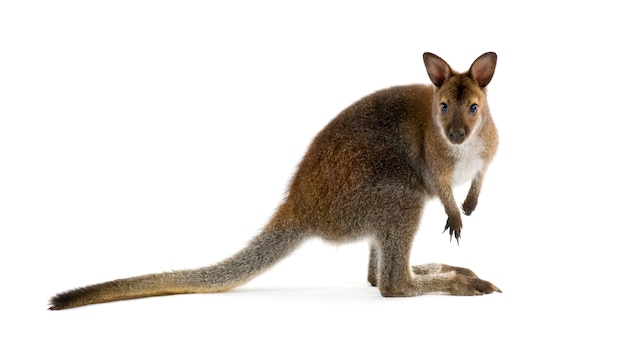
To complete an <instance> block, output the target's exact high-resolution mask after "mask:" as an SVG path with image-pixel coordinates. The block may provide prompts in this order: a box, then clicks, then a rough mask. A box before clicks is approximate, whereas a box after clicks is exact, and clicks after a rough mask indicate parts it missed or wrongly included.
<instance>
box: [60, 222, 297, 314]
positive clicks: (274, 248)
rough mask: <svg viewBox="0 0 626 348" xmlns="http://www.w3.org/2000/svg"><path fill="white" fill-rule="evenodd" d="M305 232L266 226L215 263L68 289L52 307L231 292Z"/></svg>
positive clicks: (291, 247) (284, 252) (278, 257)
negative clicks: (234, 251)
mask: <svg viewBox="0 0 626 348" xmlns="http://www.w3.org/2000/svg"><path fill="white" fill-rule="evenodd" d="M305 235H306V233H305V232H300V231H293V230H291V231H286V230H280V231H275V230H267V229H266V230H265V231H263V232H262V233H261V234H259V235H258V236H257V237H255V238H254V239H253V240H252V241H251V242H250V244H248V246H247V247H246V248H244V249H243V250H241V251H240V252H238V253H237V254H235V255H234V256H232V257H231V258H229V259H226V260H224V261H222V262H220V263H218V264H216V265H214V266H209V267H204V268H198V269H193V270H182V271H174V272H166V273H158V274H148V275H143V276H138V277H133V278H126V279H118V280H112V281H109V282H104V283H100V284H95V285H90V286H86V287H84V288H78V289H74V290H69V291H66V292H63V293H60V294H58V295H56V296H54V297H53V298H52V299H50V309H51V310H59V309H66V308H72V307H79V306H85V305H89V304H95V303H103V302H112V301H120V300H129V299H135V298H141V297H150V296H163V295H173V294H190V293H210V292H222V291H228V290H231V289H233V288H235V287H237V286H240V285H242V284H245V283H247V282H248V281H250V280H252V279H253V278H254V277H256V276H258V275H259V274H260V273H262V272H263V271H265V270H267V269H268V268H269V267H271V266H272V265H274V264H276V263H277V262H278V261H280V260H281V259H283V258H284V257H285V256H287V255H289V254H290V253H291V252H292V251H293V250H294V249H295V248H296V247H297V246H298V245H299V244H300V243H301V242H302V241H303V240H304V239H305Z"/></svg>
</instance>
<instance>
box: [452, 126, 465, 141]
mask: <svg viewBox="0 0 626 348" xmlns="http://www.w3.org/2000/svg"><path fill="white" fill-rule="evenodd" d="M448 137H450V141H452V142H453V143H456V144H460V143H461V142H463V138H464V137H465V129H463V128H450V131H449V132H448Z"/></svg>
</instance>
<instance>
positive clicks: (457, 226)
mask: <svg viewBox="0 0 626 348" xmlns="http://www.w3.org/2000/svg"><path fill="white" fill-rule="evenodd" d="M462 227H463V221H462V220H461V216H460V215H448V221H446V227H445V228H444V229H443V232H444V233H445V232H446V231H447V230H450V241H452V235H454V238H456V243H457V244H459V238H461V228H462Z"/></svg>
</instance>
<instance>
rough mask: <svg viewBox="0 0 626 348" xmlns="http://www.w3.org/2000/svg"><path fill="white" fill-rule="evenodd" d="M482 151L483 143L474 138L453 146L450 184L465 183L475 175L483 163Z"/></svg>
mask: <svg viewBox="0 0 626 348" xmlns="http://www.w3.org/2000/svg"><path fill="white" fill-rule="evenodd" d="M482 151H483V143H482V141H481V140H480V139H476V138H475V139H471V141H469V142H468V143H466V144H463V145H461V146H455V147H454V148H453V150H452V154H453V156H454V158H455V162H454V168H453V170H452V185H459V184H462V183H465V182H467V181H469V180H472V179H473V178H474V177H475V176H476V174H477V173H478V172H479V171H480V170H481V169H482V168H483V166H484V164H485V161H484V159H483V157H482Z"/></svg>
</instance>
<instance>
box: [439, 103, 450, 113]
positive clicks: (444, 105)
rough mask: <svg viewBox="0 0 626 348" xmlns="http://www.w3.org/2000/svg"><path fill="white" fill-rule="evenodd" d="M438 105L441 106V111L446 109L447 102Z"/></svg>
mask: <svg viewBox="0 0 626 348" xmlns="http://www.w3.org/2000/svg"><path fill="white" fill-rule="evenodd" d="M439 107H440V108H441V112H446V111H448V104H446V103H441V104H439Z"/></svg>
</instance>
